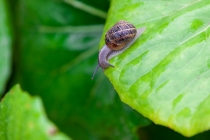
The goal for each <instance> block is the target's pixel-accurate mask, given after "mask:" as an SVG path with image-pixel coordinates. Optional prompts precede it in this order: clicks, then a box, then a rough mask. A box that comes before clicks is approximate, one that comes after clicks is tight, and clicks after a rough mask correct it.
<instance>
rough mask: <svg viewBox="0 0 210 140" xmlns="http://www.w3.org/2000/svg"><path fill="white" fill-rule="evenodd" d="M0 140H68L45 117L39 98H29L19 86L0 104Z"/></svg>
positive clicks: (68, 139)
mask: <svg viewBox="0 0 210 140" xmlns="http://www.w3.org/2000/svg"><path fill="white" fill-rule="evenodd" d="M0 139H1V140H70V138H68V137H67V136H65V135H64V134H62V133H61V132H59V131H58V130H57V128H56V127H55V125H54V124H52V123H51V122H50V121H49V120H48V119H47V117H46V115H45V112H44V110H43V107H42V102H41V99H40V98H39V97H33V98H31V97H30V96H29V95H28V93H26V92H23V91H22V90H21V89H20V86H19V85H16V86H14V87H13V88H12V89H11V90H10V91H9V92H8V93H7V94H6V96H5V97H4V98H3V99H2V101H1V103H0Z"/></svg>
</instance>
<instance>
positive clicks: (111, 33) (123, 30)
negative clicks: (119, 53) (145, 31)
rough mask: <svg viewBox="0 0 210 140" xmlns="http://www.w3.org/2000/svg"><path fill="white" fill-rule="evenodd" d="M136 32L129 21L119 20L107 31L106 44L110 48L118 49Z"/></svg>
mask: <svg viewBox="0 0 210 140" xmlns="http://www.w3.org/2000/svg"><path fill="white" fill-rule="evenodd" d="M136 32H137V30H136V28H135V27H134V26H133V25H132V24H131V23H129V22H127V21H124V20H120V21H119V22H117V23H116V24H115V25H114V26H113V27H112V28H111V29H109V30H108V31H107V33H106V35H105V42H106V45H107V46H108V47H109V48H110V49H111V50H120V49H122V48H123V47H124V46H125V45H126V44H127V43H128V42H129V41H131V40H132V39H133V38H134V37H135V36H136Z"/></svg>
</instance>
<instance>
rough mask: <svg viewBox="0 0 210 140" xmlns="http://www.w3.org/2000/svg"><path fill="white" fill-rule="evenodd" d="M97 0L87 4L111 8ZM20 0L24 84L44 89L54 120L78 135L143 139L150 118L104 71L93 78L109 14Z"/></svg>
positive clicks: (35, 90)
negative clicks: (140, 130)
mask: <svg viewBox="0 0 210 140" xmlns="http://www.w3.org/2000/svg"><path fill="white" fill-rule="evenodd" d="M66 1H67V0H66ZM95 2H96V3H97V5H96V4H94V3H95ZM95 2H94V1H92V3H90V2H89V1H87V0H86V1H83V2H82V3H83V4H85V3H88V5H89V6H92V7H96V8H98V9H101V10H103V11H105V10H107V8H108V4H109V3H108V1H98V0H95ZM19 4H20V11H19V12H20V15H19V19H20V25H21V26H20V34H21V36H20V54H18V56H19V61H18V64H16V65H17V66H18V70H19V71H18V73H17V74H18V76H17V77H20V79H19V82H20V83H21V86H22V87H23V88H24V89H25V90H27V91H29V92H30V93H32V94H39V95H40V96H41V97H42V99H43V101H44V105H45V106H46V112H47V114H48V115H49V117H50V119H51V120H53V122H55V123H56V124H57V125H58V127H59V128H60V129H61V130H62V131H64V132H65V133H67V134H68V135H70V136H71V137H72V138H74V139H76V140H80V139H81V140H90V139H114V140H117V139H119V140H122V139H137V131H136V130H137V128H138V127H140V126H145V125H148V124H150V121H148V120H147V119H145V118H144V117H142V116H141V115H140V114H139V113H137V112H136V111H135V110H133V109H131V108H130V107H129V106H127V105H125V104H124V103H122V102H121V101H120V99H119V97H118V95H117V94H116V92H115V91H114V89H113V87H112V86H111V84H110V83H109V82H108V80H107V79H106V77H105V76H104V74H102V73H100V74H97V75H96V77H95V79H94V80H91V76H92V74H93V71H94V69H95V66H96V64H97V54H98V48H97V46H98V42H99V40H100V37H101V34H102V30H103V24H104V19H102V18H101V17H97V16H95V15H91V14H89V13H87V12H84V9H82V10H80V9H77V8H75V7H73V6H72V5H69V4H66V3H64V2H58V1H54V0H20V2H19ZM37 9H39V10H37ZM86 10H87V9H86ZM46 13H47V14H46ZM81 29H83V30H81Z"/></svg>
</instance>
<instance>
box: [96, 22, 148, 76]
mask: <svg viewBox="0 0 210 140" xmlns="http://www.w3.org/2000/svg"><path fill="white" fill-rule="evenodd" d="M145 29H146V28H145V27H143V28H140V29H137V30H136V28H135V27H134V26H133V25H132V24H131V23H129V22H127V21H124V20H120V21H119V22H117V23H116V24H115V25H114V26H113V27H112V28H110V29H109V30H108V31H107V33H106V35H105V43H106V44H105V45H104V46H103V48H102V49H101V50H100V52H99V55H98V66H97V68H96V70H95V72H94V74H93V77H94V75H95V73H96V72H97V70H98V68H99V67H101V68H102V69H103V70H104V69H106V68H108V67H109V66H111V67H114V66H113V65H111V64H110V63H109V62H108V60H109V59H111V58H112V57H114V56H116V55H118V54H120V53H122V52H124V51H125V50H126V49H127V48H129V47H130V46H131V45H132V44H133V43H134V42H135V41H136V39H137V38H138V37H139V36H140V35H141V34H142V33H143V32H144V30H145ZM93 77H92V79H93Z"/></svg>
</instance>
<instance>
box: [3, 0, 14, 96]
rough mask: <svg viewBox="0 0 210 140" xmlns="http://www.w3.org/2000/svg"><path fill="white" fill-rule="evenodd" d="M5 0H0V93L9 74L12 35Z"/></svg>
mask: <svg viewBox="0 0 210 140" xmlns="http://www.w3.org/2000/svg"><path fill="white" fill-rule="evenodd" d="M10 28H11V27H10V23H9V15H8V10H7V5H6V0H1V1H0V77H1V78H0V95H1V93H2V92H3V91H4V89H5V84H6V82H7V80H8V77H9V75H10V70H11V68H10V65H11V45H12V35H11V29H10Z"/></svg>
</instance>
